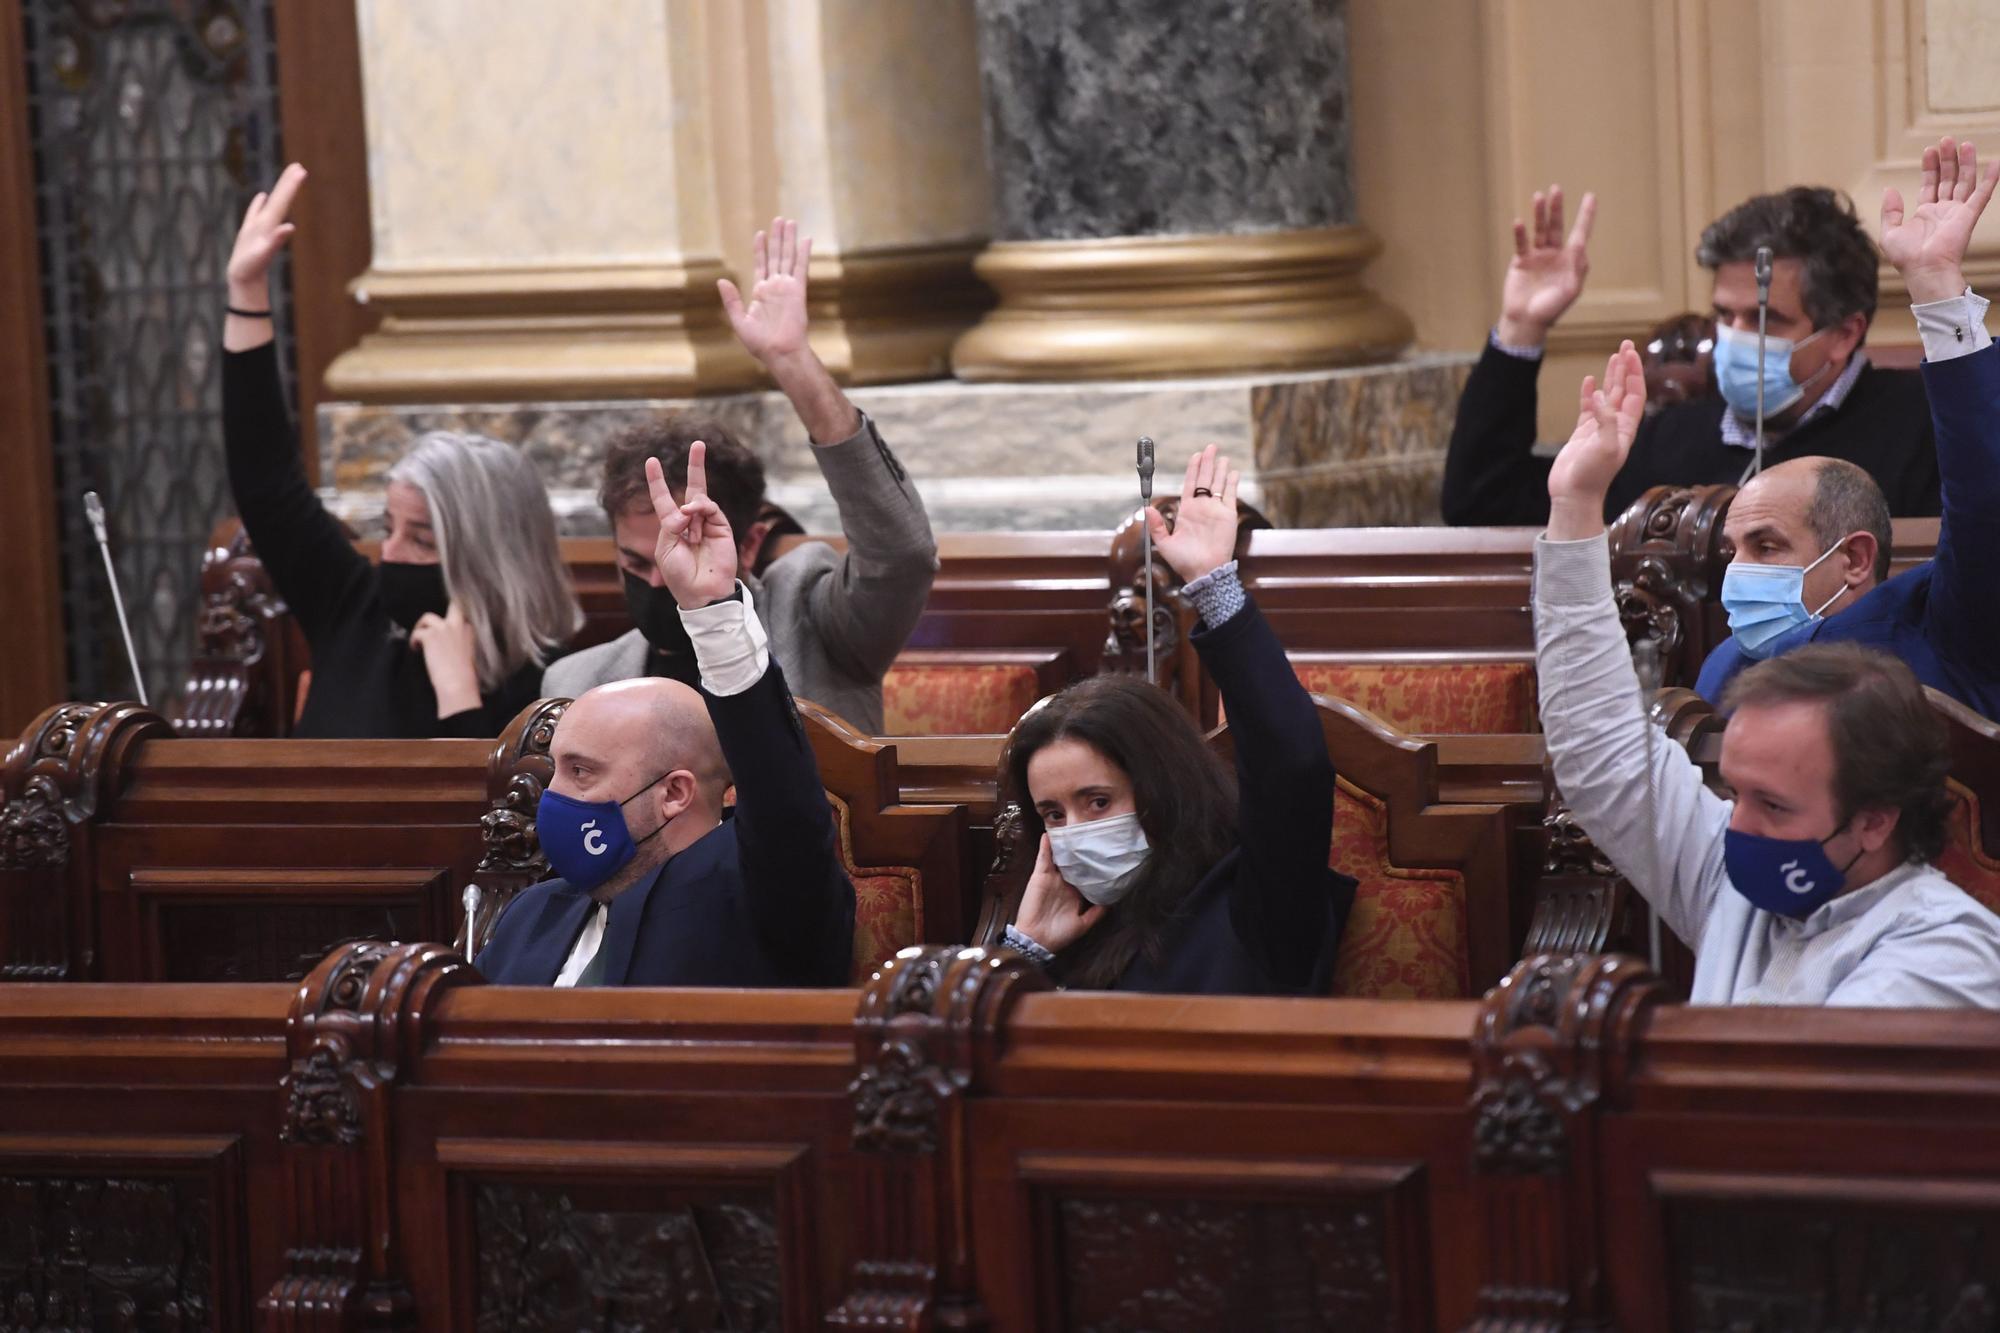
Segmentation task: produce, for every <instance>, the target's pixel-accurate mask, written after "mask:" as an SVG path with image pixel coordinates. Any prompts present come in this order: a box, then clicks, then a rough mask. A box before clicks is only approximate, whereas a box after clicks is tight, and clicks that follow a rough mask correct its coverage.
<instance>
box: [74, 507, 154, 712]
mask: <svg viewBox="0 0 2000 1333" xmlns="http://www.w3.org/2000/svg"><path fill="white" fill-rule="evenodd" d="M83 515H84V517H85V518H87V519H89V520H90V530H91V532H92V533H94V534H95V535H96V537H97V549H98V551H99V552H101V553H102V554H103V556H104V576H105V577H106V578H107V579H109V580H110V581H111V606H112V609H113V610H115V611H117V612H118V633H119V634H120V635H122V636H123V637H124V639H125V660H126V661H128V662H130V663H131V664H132V686H133V688H134V689H136V690H138V691H139V702H140V703H141V704H143V705H145V706H146V707H148V708H150V707H152V701H151V700H149V699H147V698H146V678H145V677H144V676H142V675H140V674H139V654H138V652H137V650H135V649H134V648H133V647H132V626H131V624H130V623H129V622H127V621H126V619H125V596H124V594H123V593H121V592H119V591H118V571H117V570H116V569H114V568H112V565H111V542H110V539H109V538H108V537H107V536H106V535H105V531H104V501H102V500H100V499H98V498H97V492H96V491H85V492H84V493H83Z"/></svg>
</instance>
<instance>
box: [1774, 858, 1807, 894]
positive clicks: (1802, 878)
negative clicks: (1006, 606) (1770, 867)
mask: <svg viewBox="0 0 2000 1333" xmlns="http://www.w3.org/2000/svg"><path fill="white" fill-rule="evenodd" d="M1778 873H1779V874H1781V875H1783V876H1784V877H1785V887H1786V888H1787V889H1790V890H1791V891H1792V892H1793V893H1796V894H1798V895H1799V896H1800V897H1801V898H1803V897H1805V895H1807V894H1808V893H1811V892H1812V891H1813V889H1814V887H1815V886H1814V884H1813V881H1812V876H1810V875H1808V874H1807V873H1806V872H1805V871H1803V870H1801V869H1799V863H1798V862H1797V861H1787V862H1785V863H1784V864H1783V865H1781V866H1779V867H1778Z"/></svg>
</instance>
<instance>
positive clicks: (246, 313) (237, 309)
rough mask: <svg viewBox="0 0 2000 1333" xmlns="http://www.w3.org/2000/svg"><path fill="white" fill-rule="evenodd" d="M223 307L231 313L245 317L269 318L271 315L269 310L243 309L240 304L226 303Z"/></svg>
mask: <svg viewBox="0 0 2000 1333" xmlns="http://www.w3.org/2000/svg"><path fill="white" fill-rule="evenodd" d="M223 309H224V310H227V311H228V312H229V313H230V314H232V315H241V316H243V318H245V319H269V318H270V317H271V312H270V311H268V310H245V309H244V308H243V307H242V306H240V305H228V306H224V307H223Z"/></svg>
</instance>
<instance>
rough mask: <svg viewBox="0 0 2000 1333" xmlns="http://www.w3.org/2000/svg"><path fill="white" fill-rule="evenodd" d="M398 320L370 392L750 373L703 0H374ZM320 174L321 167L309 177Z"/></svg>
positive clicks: (362, 358) (389, 271)
mask: <svg viewBox="0 0 2000 1333" xmlns="http://www.w3.org/2000/svg"><path fill="white" fill-rule="evenodd" d="M356 13H357V17H358V20H359V24H360V36H361V58H362V85H363V95H364V99H365V105H366V118H367V135H368V177H369V191H370V206H371V209H372V212H373V218H372V222H373V230H374V242H375V250H374V259H373V262H372V264H371V265H370V267H369V269H368V271H367V272H366V273H365V274H363V275H362V276H361V277H359V278H357V279H356V280H355V282H354V284H353V290H354V294H355V297H356V299H357V300H365V301H368V302H370V303H372V304H374V305H376V306H379V307H380V308H381V309H382V310H383V311H384V319H383V321H382V325H381V328H380V330H379V332H377V333H375V334H373V335H370V336H369V337H368V338H366V339H364V340H363V341H362V343H361V344H360V345H359V346H358V347H356V348H354V349H353V350H352V351H350V352H348V353H347V354H345V355H344V356H342V357H341V358H339V359H338V360H337V361H336V362H335V363H334V364H333V365H332V366H331V367H330V368H329V370H328V372H327V387H328V390H329V394H330V395H331V396H340V397H348V398H353V399H357V400H361V401H370V402H413V401H414V402H422V401H429V402H440V401H444V402H450V401H461V402H462V401H480V400H494V399H501V400H507V399H514V400H518V399H523V398H538V397H546V398H603V397H619V396H627V395H637V394H668V393H684V392H692V391H694V390H697V389H712V388H726V387H734V386H741V385H746V384H748V383H751V382H752V381H754V380H755V379H756V376H757V370H756V367H755V364H754V363H753V362H752V361H751V360H750V358H749V357H747V356H746V355H745V354H744V353H743V352H742V350H741V348H740V347H738V345H737V343H736V340H735V338H734V337H733V336H731V334H730V331H729V327H728V323H727V321H726V320H725V319H724V318H723V315H722V311H721V308H720V306H719V304H718V303H717V300H716V295H715V280H716V278H717V277H719V276H721V275H722V274H723V273H724V272H725V269H724V268H723V265H722V262H721V258H720V243H721V237H720V225H719V218H718V215H717V208H716V189H715V179H716V170H717V169H716V160H715V153H714V148H713V141H712V131H711V117H710V115H709V106H710V101H711V93H710V87H709V79H710V72H709V63H710V62H709V61H708V59H707V52H706V40H705V34H706V27H707V25H708V23H709V22H710V15H709V12H708V10H707V6H705V5H704V4H702V3H700V0H591V3H590V4H589V5H587V6H578V5H574V4H566V3H558V2H556V0H509V2H508V3H505V4H494V3H491V0H424V3H422V4H409V3H405V2H404V0H357V4H356ZM307 188H308V189H310V188H311V186H310V185H309V186H308V187H307Z"/></svg>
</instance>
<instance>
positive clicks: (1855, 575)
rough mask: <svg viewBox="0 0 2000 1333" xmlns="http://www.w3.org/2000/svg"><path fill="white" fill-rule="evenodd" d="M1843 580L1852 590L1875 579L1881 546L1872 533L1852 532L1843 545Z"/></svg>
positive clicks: (1841, 557) (1841, 556)
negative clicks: (1877, 557) (1876, 561)
mask: <svg viewBox="0 0 2000 1333" xmlns="http://www.w3.org/2000/svg"><path fill="white" fill-rule="evenodd" d="M1841 548H1842V549H1841V552H1840V559H1841V578H1842V579H1844V580H1845V581H1846V583H1847V586H1848V587H1850V588H1860V587H1862V586H1864V585H1866V584H1868V583H1872V582H1873V581H1874V579H1875V556H1876V554H1877V552H1878V551H1880V549H1881V546H1880V543H1878V542H1877V541H1876V540H1875V534H1874V533H1872V532H1850V533H1848V534H1847V539H1846V540H1845V541H1843V542H1842V543H1841Z"/></svg>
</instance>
